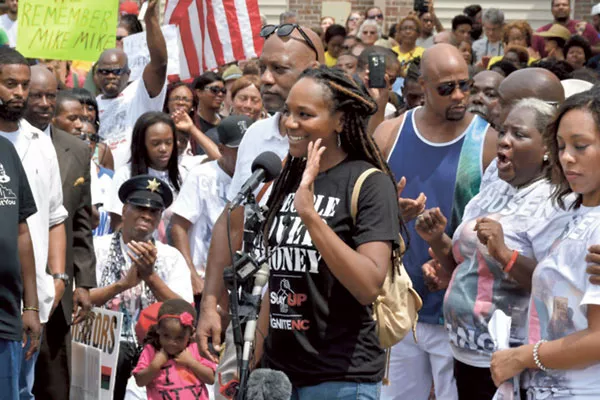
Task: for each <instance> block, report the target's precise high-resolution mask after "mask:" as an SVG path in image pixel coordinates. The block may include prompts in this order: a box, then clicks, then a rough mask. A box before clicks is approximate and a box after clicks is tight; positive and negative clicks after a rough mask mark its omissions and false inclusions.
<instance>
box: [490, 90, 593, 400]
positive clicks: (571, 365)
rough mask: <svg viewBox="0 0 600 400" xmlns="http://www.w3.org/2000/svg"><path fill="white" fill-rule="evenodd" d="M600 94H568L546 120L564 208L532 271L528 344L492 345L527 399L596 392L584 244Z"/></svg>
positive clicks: (502, 369) (505, 375) (499, 367)
mask: <svg viewBox="0 0 600 400" xmlns="http://www.w3.org/2000/svg"><path fill="white" fill-rule="evenodd" d="M599 124H600V100H599V99H598V96H597V95H594V94H593V93H592V92H591V91H588V92H584V93H580V94H576V95H574V96H572V97H570V98H568V99H567V100H566V101H565V102H564V103H563V105H562V106H561V107H560V109H559V110H558V115H557V117H556V119H555V120H554V121H553V123H552V124H551V125H550V126H549V127H548V135H547V146H548V149H549V152H550V160H551V161H552V165H553V170H552V174H549V176H551V177H552V178H553V179H554V180H555V181H556V182H557V185H556V187H555V190H554V192H553V194H552V198H553V200H555V201H556V202H557V203H558V205H560V206H561V207H563V208H565V209H566V210H567V211H568V212H569V215H570V219H569V222H568V223H567V224H565V225H564V226H563V227H564V229H563V231H562V233H561V235H560V237H558V238H556V237H548V238H546V240H547V241H548V242H550V243H551V245H552V247H551V250H550V253H549V254H548V255H547V256H546V258H544V259H543V260H541V261H540V263H539V264H538V265H537V267H536V269H535V273H534V274H533V279H532V292H531V301H530V303H529V320H528V337H527V341H526V343H528V344H526V345H523V346H521V347H517V348H511V349H509V350H502V351H498V352H496V353H494V356H493V357H492V376H493V378H494V382H495V383H496V384H497V385H499V384H501V383H502V382H504V381H506V380H508V379H510V378H512V377H513V376H515V375H519V374H520V373H521V372H523V371H525V379H523V380H522V382H523V381H524V383H525V385H524V386H522V387H524V388H525V389H527V398H528V399H559V398H560V399H572V400H579V399H598V398H600V381H599V380H598V377H599V376H600V330H599V327H600V286H598V285H596V284H594V283H592V282H590V280H591V279H592V278H591V276H590V274H589V273H588V272H587V268H589V267H590V263H588V261H587V256H588V251H589V248H590V246H592V245H596V244H598V243H600V131H599V129H598V126H599Z"/></svg>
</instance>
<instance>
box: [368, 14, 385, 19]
mask: <svg viewBox="0 0 600 400" xmlns="http://www.w3.org/2000/svg"><path fill="white" fill-rule="evenodd" d="M367 19H383V14H377V15H369V16H367Z"/></svg>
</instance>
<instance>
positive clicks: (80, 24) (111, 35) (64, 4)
mask: <svg viewBox="0 0 600 400" xmlns="http://www.w3.org/2000/svg"><path fill="white" fill-rule="evenodd" d="M118 11H119V0H20V1H19V19H18V23H19V29H18V32H17V50H18V51H19V52H21V54H23V55H24V56H25V57H30V58H47V59H55V60H84V61H96V60H98V56H99V55H100V53H102V51H103V50H105V49H109V48H112V47H115V43H116V29H117V28H116V27H117V16H118Z"/></svg>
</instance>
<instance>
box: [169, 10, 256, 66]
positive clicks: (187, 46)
mask: <svg viewBox="0 0 600 400" xmlns="http://www.w3.org/2000/svg"><path fill="white" fill-rule="evenodd" d="M164 23H165V25H167V24H173V25H177V26H178V27H179V32H180V34H181V40H182V43H183V51H184V53H185V58H186V61H187V69H188V71H189V75H191V76H192V77H194V76H198V75H200V74H202V73H203V72H204V71H207V70H211V69H214V68H217V67H218V66H221V65H224V64H227V63H230V62H233V61H239V60H246V59H250V58H252V57H257V55H260V53H261V51H262V46H263V39H262V38H261V37H260V36H259V33H260V28H261V20H260V12H259V9H258V0H167V4H166V7H165V15H164ZM182 68H185V66H182ZM182 72H183V71H182ZM181 75H184V73H182V74H181Z"/></svg>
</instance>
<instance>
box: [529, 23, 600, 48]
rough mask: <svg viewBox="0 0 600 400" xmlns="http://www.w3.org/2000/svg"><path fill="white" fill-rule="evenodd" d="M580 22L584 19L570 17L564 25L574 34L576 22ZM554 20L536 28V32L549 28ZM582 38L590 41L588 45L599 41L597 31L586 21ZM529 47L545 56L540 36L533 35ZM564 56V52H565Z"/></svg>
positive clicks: (575, 32) (542, 39) (593, 44)
mask: <svg viewBox="0 0 600 400" xmlns="http://www.w3.org/2000/svg"><path fill="white" fill-rule="evenodd" d="M580 22H585V21H578V20H576V19H570V20H569V21H568V22H567V24H566V25H565V28H567V29H568V30H569V31H570V32H571V34H573V35H575V34H577V24H578V23H580ZM554 24H555V23H554V22H551V23H549V24H547V25H544V26H542V27H541V28H538V30H537V31H536V32H546V31H548V30H550V28H551V27H552V25H554ZM582 36H583V37H584V38H586V39H587V40H588V42H590V46H595V45H597V44H598V43H599V42H600V38H599V37H598V32H597V31H596V29H594V26H593V25H592V24H590V23H588V22H586V24H585V30H584V31H583V35H582ZM531 47H533V48H534V50H536V51H537V52H538V53H540V56H542V57H546V55H547V54H546V52H545V51H544V38H543V37H541V36H533V43H532V45H531ZM565 56H566V54H565Z"/></svg>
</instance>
